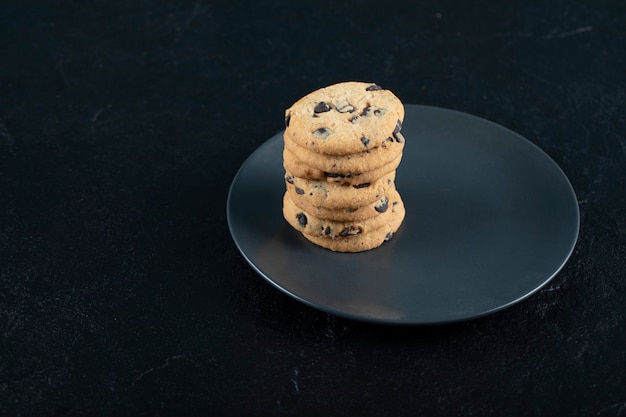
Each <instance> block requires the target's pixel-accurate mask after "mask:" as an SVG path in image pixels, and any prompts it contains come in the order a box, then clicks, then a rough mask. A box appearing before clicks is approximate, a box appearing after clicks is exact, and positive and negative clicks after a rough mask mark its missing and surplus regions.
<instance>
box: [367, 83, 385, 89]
mask: <svg viewBox="0 0 626 417" xmlns="http://www.w3.org/2000/svg"><path fill="white" fill-rule="evenodd" d="M382 89H383V88H382V87H381V86H379V85H376V84H372V85H370V86H369V87H367V88H366V89H365V91H378V90H382Z"/></svg>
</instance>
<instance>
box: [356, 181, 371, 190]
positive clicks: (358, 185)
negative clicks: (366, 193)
mask: <svg viewBox="0 0 626 417" xmlns="http://www.w3.org/2000/svg"><path fill="white" fill-rule="evenodd" d="M369 186H370V183H369V182H364V183H363V184H357V185H353V187H354V188H357V189H358V188H367V187H369Z"/></svg>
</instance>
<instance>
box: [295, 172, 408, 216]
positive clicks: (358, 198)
mask: <svg viewBox="0 0 626 417" xmlns="http://www.w3.org/2000/svg"><path fill="white" fill-rule="evenodd" d="M395 177H396V173H395V171H392V172H390V173H389V174H386V175H384V176H382V177H380V178H378V179H377V180H376V181H373V182H362V183H359V184H355V185H340V184H333V183H329V182H328V181H325V180H312V179H306V178H300V177H297V176H295V175H293V174H292V173H291V172H289V171H287V172H286V173H285V184H286V185H287V191H289V193H290V194H291V198H292V200H294V201H296V200H295V199H296V198H298V199H301V200H303V201H306V202H307V203H308V204H309V205H310V206H314V207H324V208H325V209H353V208H355V207H361V206H364V205H366V204H368V203H373V202H374V201H376V200H378V199H380V198H381V197H383V196H384V195H385V192H386V191H387V190H390V189H391V188H393V186H394V182H393V181H394V179H395ZM318 217H319V216H318Z"/></svg>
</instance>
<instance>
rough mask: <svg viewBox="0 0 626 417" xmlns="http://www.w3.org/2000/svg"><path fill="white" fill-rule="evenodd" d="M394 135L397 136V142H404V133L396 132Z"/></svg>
mask: <svg viewBox="0 0 626 417" xmlns="http://www.w3.org/2000/svg"><path fill="white" fill-rule="evenodd" d="M393 137H394V138H396V142H398V143H404V136H402V133H400V132H397V133H394V134H393Z"/></svg>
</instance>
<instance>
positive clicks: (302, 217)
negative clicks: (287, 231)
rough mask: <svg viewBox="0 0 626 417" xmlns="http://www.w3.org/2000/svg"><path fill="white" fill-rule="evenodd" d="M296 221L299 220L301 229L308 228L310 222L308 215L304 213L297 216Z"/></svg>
mask: <svg viewBox="0 0 626 417" xmlns="http://www.w3.org/2000/svg"><path fill="white" fill-rule="evenodd" d="M296 219H298V224H299V225H300V226H301V227H304V226H306V224H307V221H308V220H307V218H306V215H305V214H304V213H298V214H296Z"/></svg>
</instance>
